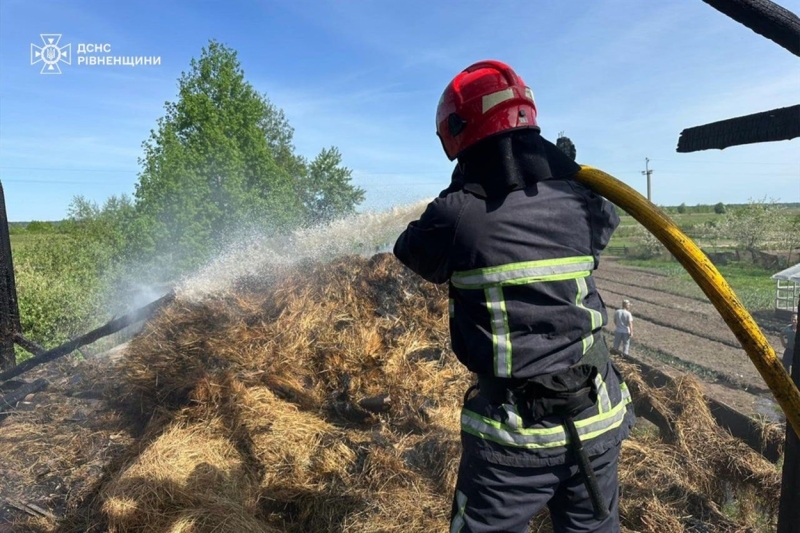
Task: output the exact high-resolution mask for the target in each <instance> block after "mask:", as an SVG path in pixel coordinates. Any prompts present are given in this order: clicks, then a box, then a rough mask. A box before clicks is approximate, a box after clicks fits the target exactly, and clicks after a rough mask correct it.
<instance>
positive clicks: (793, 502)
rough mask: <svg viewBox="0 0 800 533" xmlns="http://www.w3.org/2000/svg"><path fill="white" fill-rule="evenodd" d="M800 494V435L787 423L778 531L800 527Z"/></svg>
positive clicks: (795, 375)
mask: <svg viewBox="0 0 800 533" xmlns="http://www.w3.org/2000/svg"><path fill="white" fill-rule="evenodd" d="M797 310H798V311H800V298H798V299H797ZM792 381H794V384H795V385H797V386H798V387H800V335H795V337H794V350H793V358H792ZM798 494H800V437H798V435H797V433H795V432H794V429H792V425H791V424H786V444H785V446H784V453H783V473H782V476H781V501H780V504H779V507H778V531H777V533H791V532H796V531H797V528H798V527H800V505H797V495H798Z"/></svg>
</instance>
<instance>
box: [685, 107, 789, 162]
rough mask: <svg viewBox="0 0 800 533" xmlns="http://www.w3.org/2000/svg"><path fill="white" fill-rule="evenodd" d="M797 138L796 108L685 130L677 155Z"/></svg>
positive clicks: (785, 108) (764, 112) (783, 108)
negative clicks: (679, 153)
mask: <svg viewBox="0 0 800 533" xmlns="http://www.w3.org/2000/svg"><path fill="white" fill-rule="evenodd" d="M795 137H800V104H799V105H795V106H790V107H782V108H780V109H773V110H772V111H763V112H761V113H754V114H752V115H745V116H742V117H736V118H729V119H727V120H720V121H719V122H712V123H710V124H704V125H702V126H695V127H692V128H686V129H685V130H683V131H682V132H681V135H680V138H679V139H678V152H682V153H687V152H698V151H700V150H710V149H719V150H722V149H724V148H728V147H729V146H738V145H742V144H755V143H762V142H770V141H788V140H789V139H794V138H795Z"/></svg>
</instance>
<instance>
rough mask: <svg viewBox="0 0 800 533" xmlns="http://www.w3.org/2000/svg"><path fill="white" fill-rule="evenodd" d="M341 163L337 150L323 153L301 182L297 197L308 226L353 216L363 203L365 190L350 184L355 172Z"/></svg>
mask: <svg viewBox="0 0 800 533" xmlns="http://www.w3.org/2000/svg"><path fill="white" fill-rule="evenodd" d="M341 163H342V155H341V154H340V153H339V150H338V149H336V148H334V147H331V148H328V149H323V150H322V152H320V153H319V155H318V156H317V157H316V158H315V159H314V160H313V161H312V162H311V163H310V164H309V165H308V169H307V171H306V173H305V174H304V175H303V177H302V178H301V179H300V180H299V183H298V185H299V190H298V195H299V196H300V198H301V200H302V203H303V209H304V210H305V213H306V214H305V219H306V221H307V222H308V223H310V224H319V223H325V222H330V221H331V220H333V219H335V218H339V217H343V216H347V215H351V214H353V213H355V207H356V206H357V205H358V204H360V203H361V202H363V201H364V190H363V189H360V188H358V187H354V186H352V185H351V184H350V179H351V178H350V176H351V175H352V170H350V169H348V168H345V167H342V166H341Z"/></svg>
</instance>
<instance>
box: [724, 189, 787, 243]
mask: <svg viewBox="0 0 800 533" xmlns="http://www.w3.org/2000/svg"><path fill="white" fill-rule="evenodd" d="M782 211H783V209H782V207H781V206H780V205H779V204H778V203H777V200H774V199H773V200H770V201H769V202H767V199H766V197H764V198H762V199H760V200H754V199H752V198H751V199H750V200H749V202H748V203H747V204H746V205H744V206H742V207H739V208H737V209H735V210H731V211H729V212H728V213H726V214H725V218H724V219H723V223H722V230H723V234H724V236H725V238H727V239H730V240H732V241H734V242H735V243H736V245H737V247H739V248H742V249H744V250H748V251H750V252H756V251H761V249H762V248H764V247H765V246H766V245H767V244H768V243H769V242H770V241H771V240H772V239H773V234H774V232H775V230H776V222H777V220H778V219H779V217H780V216H781V215H782V214H783V213H782Z"/></svg>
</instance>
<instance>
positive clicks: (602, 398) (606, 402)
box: [594, 374, 611, 413]
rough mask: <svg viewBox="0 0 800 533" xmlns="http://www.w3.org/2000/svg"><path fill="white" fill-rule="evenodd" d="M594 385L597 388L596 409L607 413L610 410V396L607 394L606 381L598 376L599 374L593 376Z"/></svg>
mask: <svg viewBox="0 0 800 533" xmlns="http://www.w3.org/2000/svg"><path fill="white" fill-rule="evenodd" d="M594 385H595V387H596V388H597V409H598V412H599V413H607V412H608V411H610V410H611V398H609V396H608V387H606V382H605V381H603V378H602V377H600V374H598V375H596V376H595V378H594Z"/></svg>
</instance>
